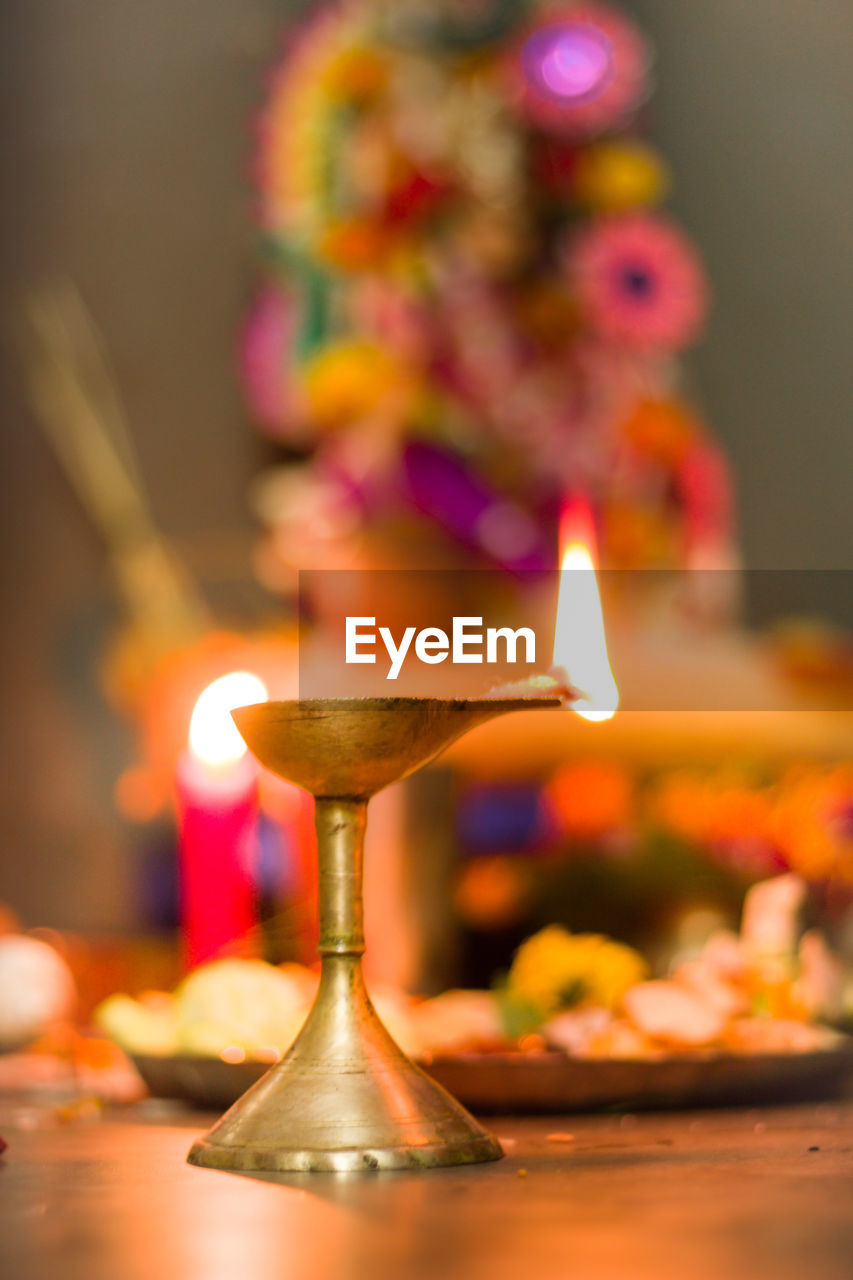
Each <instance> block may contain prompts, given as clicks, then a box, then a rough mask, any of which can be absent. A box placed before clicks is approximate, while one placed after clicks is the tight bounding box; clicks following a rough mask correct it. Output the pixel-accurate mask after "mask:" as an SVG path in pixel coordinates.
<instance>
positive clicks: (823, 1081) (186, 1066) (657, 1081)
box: [133, 1040, 853, 1113]
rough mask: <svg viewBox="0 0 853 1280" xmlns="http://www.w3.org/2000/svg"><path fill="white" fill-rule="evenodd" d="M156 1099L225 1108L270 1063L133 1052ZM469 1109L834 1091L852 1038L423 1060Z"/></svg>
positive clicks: (649, 1104) (850, 1070) (844, 1074)
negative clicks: (773, 1045) (654, 1052)
mask: <svg viewBox="0 0 853 1280" xmlns="http://www.w3.org/2000/svg"><path fill="white" fill-rule="evenodd" d="M133 1062H134V1065H135V1066H136V1068H137V1070H138V1071H139V1074H140V1075H141V1076H142V1079H143V1080H144V1082H145V1084H146V1086H147V1088H148V1090H149V1092H150V1093H152V1094H153V1095H154V1096H155V1097H159V1098H175V1099H180V1100H182V1101H185V1102H191V1103H194V1104H195V1105H197V1106H201V1107H208V1108H211V1109H216V1110H221V1109H224V1108H225V1107H229V1106H231V1104H232V1103H233V1102H235V1101H236V1100H237V1098H239V1097H240V1096H241V1095H242V1094H243V1093H244V1092H245V1091H246V1089H248V1088H250V1087H251V1085H253V1084H254V1083H255V1081H256V1080H259V1079H260V1078H261V1076H262V1075H264V1074H265V1072H266V1071H268V1070H269V1064H266V1063H262V1062H252V1061H246V1062H223V1061H221V1060H220V1059H219V1058H204V1057H197V1056H193V1055H189V1054H182V1055H176V1056H174V1057H154V1056H151V1055H143V1054H136V1055H133ZM422 1065H424V1066H425V1069H426V1070H427V1071H428V1072H429V1074H430V1075H431V1076H433V1078H434V1079H435V1080H437V1081H438V1083H439V1084H441V1085H443V1086H444V1088H445V1089H447V1090H448V1092H450V1093H451V1094H453V1096H454V1097H455V1098H457V1099H458V1100H459V1101H460V1102H462V1103H464V1104H465V1105H466V1106H468V1107H473V1108H475V1109H477V1110H480V1111H492V1112H498V1111H501V1112H516V1113H518V1112H537V1111H538V1112H543V1113H545V1112H560V1111H594V1110H598V1109H602V1108H613V1107H620V1108H626V1109H637V1110H639V1109H660V1108H690V1107H703V1106H737V1105H743V1106H746V1105H756V1104H760V1103H769V1102H801V1101H810V1100H815V1099H818V1100H819V1099H824V1098H831V1097H837V1096H838V1095H839V1094H840V1093H841V1092H843V1091H844V1089H845V1086H846V1085H848V1083H849V1082H850V1081H851V1078H853V1041H851V1040H844V1041H842V1042H841V1043H840V1044H839V1045H838V1046H834V1047H832V1048H828V1049H819V1050H815V1051H814V1052H811V1053H773V1054H729V1053H707V1054H699V1053H697V1054H691V1055H690V1056H683V1057H676V1056H673V1057H670V1058H659V1059H654V1060H648V1059H618V1060H607V1059H599V1060H594V1061H593V1060H589V1059H579V1058H570V1057H568V1056H567V1055H566V1054H564V1053H560V1052H546V1053H535V1054H526V1053H459V1054H453V1055H448V1056H446V1057H443V1058H436V1059H435V1060H434V1061H432V1062H431V1063H429V1064H422Z"/></svg>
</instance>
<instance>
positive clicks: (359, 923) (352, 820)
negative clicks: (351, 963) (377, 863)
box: [314, 798, 367, 961]
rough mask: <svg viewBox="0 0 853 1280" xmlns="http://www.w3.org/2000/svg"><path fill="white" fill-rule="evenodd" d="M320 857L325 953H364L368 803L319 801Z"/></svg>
mask: <svg viewBox="0 0 853 1280" xmlns="http://www.w3.org/2000/svg"><path fill="white" fill-rule="evenodd" d="M314 822H315V825H316V827H317V856H318V860H319V878H318V893H319V914H320V941H319V946H318V950H319V952H320V955H321V956H323V957H324V961H325V957H326V956H360V955H362V954H363V952H364V898H363V895H362V875H363V865H364V831H365V827H366V826H367V801H366V800H353V799H347V798H345V799H339V798H333V799H318V800H317V801H316V807H315V811H314Z"/></svg>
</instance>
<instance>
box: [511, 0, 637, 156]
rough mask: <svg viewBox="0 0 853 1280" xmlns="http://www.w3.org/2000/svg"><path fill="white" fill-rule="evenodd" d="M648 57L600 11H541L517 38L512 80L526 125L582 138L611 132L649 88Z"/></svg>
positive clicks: (617, 18) (628, 30) (615, 18)
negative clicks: (581, 136) (529, 122)
mask: <svg viewBox="0 0 853 1280" xmlns="http://www.w3.org/2000/svg"><path fill="white" fill-rule="evenodd" d="M648 68H649V53H648V49H647V47H646V43H645V41H644V40H643V37H642V36H641V35H640V32H639V31H638V30H637V28H636V27H635V26H634V25H633V24H632V23H630V22H629V21H628V20H627V19H626V18H623V17H622V16H621V14H619V13H617V12H616V11H615V10H613V9H610V8H608V7H606V6H605V5H602V4H596V3H590V4H585V3H580V4H557V5H554V6H553V7H552V8H546V9H545V11H544V13H542V14H540V15H539V16H538V18H537V20H536V22H535V24H534V25H532V26H531V27H530V28H528V30H527V32H526V33H525V34H524V35H523V36H522V40H521V44H520V48H519V49H518V50H517V51H516V54H515V66H514V79H515V81H516V84H517V87H518V94H519V96H520V98H521V101H522V104H523V106H524V109H525V110H526V112H527V114H528V115H529V116H530V118H531V119H532V120H533V122H534V124H537V125H539V126H540V127H541V128H543V129H548V130H553V131H555V132H558V133H574V134H581V135H587V134H591V133H600V132H601V131H602V130H604V129H612V128H615V127H617V126H619V125H621V124H622V123H624V121H625V119H626V118H627V117H628V116H630V115H631V114H632V112H634V111H635V110H636V108H637V107H638V106H639V104H640V103H641V102H642V100H643V99H644V98H645V96H646V94H647V93H648V88H649V75H648Z"/></svg>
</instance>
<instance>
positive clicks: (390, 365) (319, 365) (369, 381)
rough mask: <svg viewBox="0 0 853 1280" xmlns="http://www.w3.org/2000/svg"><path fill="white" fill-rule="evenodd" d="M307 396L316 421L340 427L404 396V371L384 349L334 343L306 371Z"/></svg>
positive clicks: (351, 342)
mask: <svg viewBox="0 0 853 1280" xmlns="http://www.w3.org/2000/svg"><path fill="white" fill-rule="evenodd" d="M304 379H305V394H306V397H307V400H308V404H309V407H310V410H311V415H312V417H313V418H314V420H315V421H316V422H317V423H319V425H320V426H324V427H339V426H345V425H346V424H348V423H350V422H353V421H356V420H357V419H359V418H362V417H364V416H365V415H366V414H369V413H371V412H372V411H373V410H375V409H377V408H378V407H379V405H380V404H381V403H382V402H384V401H385V400H386V399H387V398H388V397H390V396H392V395H393V394H397V395H398V396H399V395H400V394H401V393H402V391H403V389H404V384H405V377H404V373H403V370H402V369H401V368H400V366H399V364H398V363H397V362H396V361H395V360H393V359H392V357H391V356H389V355H388V354H387V352H385V351H383V350H382V348H381V347H378V346H376V345H375V344H374V343H371V342H364V341H362V340H358V339H345V340H344V339H342V340H341V341H338V342H334V343H331V344H330V345H329V346H327V347H325V348H324V349H323V350H322V351H320V352H319V353H318V354H317V355H316V356H314V358H313V359H312V360H311V361H310V363H309V364H308V366H307V368H306V369H305V371H304Z"/></svg>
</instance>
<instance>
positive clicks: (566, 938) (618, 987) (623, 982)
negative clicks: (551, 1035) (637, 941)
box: [507, 924, 648, 1017]
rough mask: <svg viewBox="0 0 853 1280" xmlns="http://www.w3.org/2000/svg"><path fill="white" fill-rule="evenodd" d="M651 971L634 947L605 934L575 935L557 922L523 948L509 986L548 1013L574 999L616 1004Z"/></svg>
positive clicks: (515, 961)
mask: <svg viewBox="0 0 853 1280" xmlns="http://www.w3.org/2000/svg"><path fill="white" fill-rule="evenodd" d="M647 972H648V971H647V968H646V963H645V961H644V960H643V958H642V957H641V956H640V955H638V953H637V952H636V951H634V950H633V949H632V948H631V947H627V946H624V945H623V944H622V943H621V942H613V941H612V940H611V939H610V938H605V937H602V936H601V934H597V933H577V934H572V933H569V931H568V930H567V929H563V928H562V927H561V926H560V925H556V924H552V925H549V926H548V927H547V928H546V929H542V930H540V932H539V933H535V934H534V935H533V937H532V938H528V939H527V941H526V942H524V943H522V945H521V946H520V947H519V948H518V951H516V953H515V959H514V960H513V962H512V968H511V969H510V971H509V979H508V982H507V990H508V992H509V994H510V996H513V997H516V998H518V999H520V1000H523V1001H529V1002H530V1003H531V1004H533V1005H536V1006H538V1007H539V1008H540V1009H541V1010H542V1011H543V1014H544V1015H545V1016H546V1017H548V1016H550V1015H551V1014H553V1013H556V1012H557V1010H558V1009H560V1008H562V1007H564V1006H566V1005H569V1004H578V1003H583V1004H590V1005H603V1006H604V1007H605V1008H608V1009H613V1008H615V1007H616V1006H617V1005H618V1003H619V1001H620V1000H621V999H622V996H623V995H624V993H625V992H626V991H627V990H628V988H629V987H632V986H633V985H634V983H635V982H641V981H642V980H643V979H644V978H645V977H646V975H647Z"/></svg>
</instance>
